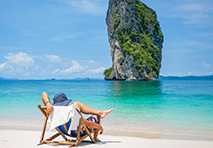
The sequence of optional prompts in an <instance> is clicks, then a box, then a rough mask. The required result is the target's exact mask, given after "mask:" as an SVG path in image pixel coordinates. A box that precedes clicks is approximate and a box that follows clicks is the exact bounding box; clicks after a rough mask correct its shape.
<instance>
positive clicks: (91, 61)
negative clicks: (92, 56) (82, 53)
mask: <svg viewBox="0 0 213 148" xmlns="http://www.w3.org/2000/svg"><path fill="white" fill-rule="evenodd" d="M88 64H97V62H95V61H93V60H89V62H88Z"/></svg>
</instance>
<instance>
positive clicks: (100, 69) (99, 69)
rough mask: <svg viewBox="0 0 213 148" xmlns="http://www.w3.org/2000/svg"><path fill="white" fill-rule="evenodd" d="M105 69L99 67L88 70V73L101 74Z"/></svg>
mask: <svg viewBox="0 0 213 148" xmlns="http://www.w3.org/2000/svg"><path fill="white" fill-rule="evenodd" d="M105 69H106V68H104V67H101V68H98V69H90V70H89V73H103V72H104V70H105Z"/></svg>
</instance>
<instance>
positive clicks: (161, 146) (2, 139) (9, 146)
mask: <svg viewBox="0 0 213 148" xmlns="http://www.w3.org/2000/svg"><path fill="white" fill-rule="evenodd" d="M52 133H53V132H48V133H47V134H46V136H48V135H51V134H52ZM0 135H1V136H0V148H42V147H49V148H53V147H60V148H65V147H68V145H57V146H52V145H48V144H43V145H40V146H38V145H37V144H38V142H39V140H40V135H41V132H40V131H29V130H3V129H2V130H0ZM99 138H100V139H101V140H102V142H98V143H95V144H93V143H86V142H84V143H83V142H82V143H80V144H79V146H78V147H85V148H90V147H91V148H92V147H98V148H109V147H110V148H129V147H134V148H137V147H138V148H139V147H143V148H171V147H172V148H190V147H191V148H212V147H213V141H201V140H197V141H195V140H170V139H148V138H138V137H127V136H112V135H105V134H103V135H100V137H99ZM58 140H60V138H58Z"/></svg>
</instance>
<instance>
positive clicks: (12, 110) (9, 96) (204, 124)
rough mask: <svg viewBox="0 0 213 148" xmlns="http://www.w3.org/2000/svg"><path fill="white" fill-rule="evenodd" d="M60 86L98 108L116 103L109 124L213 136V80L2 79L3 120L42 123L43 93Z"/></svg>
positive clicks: (7, 123) (0, 114)
mask: <svg viewBox="0 0 213 148" xmlns="http://www.w3.org/2000/svg"><path fill="white" fill-rule="evenodd" d="M43 91H45V92H47V93H48V94H49V96H50V100H51V101H52V98H53V97H54V95H55V94H56V93H58V92H64V93H65V94H66V95H67V96H68V98H69V99H72V100H73V102H74V101H80V102H82V103H84V104H87V105H89V106H91V107H93V108H96V109H109V108H112V107H113V108H114V111H113V112H112V113H111V114H110V115H109V116H107V117H106V118H105V119H104V120H103V121H102V124H103V125H104V127H105V128H106V129H109V130H114V129H116V130H120V131H122V130H123V131H131V132H141V133H156V134H162V135H163V134H167V135H168V134H173V135H180V134H181V135H191V136H196V135H201V136H202V135H205V137H208V138H209V139H211V138H212V139H213V81H207V80H159V81H157V82H124V81H104V80H90V81H85V80H55V81H50V80H1V81H0V101H1V104H0V124H1V125H2V127H4V128H7V127H8V128H11V127H13V126H20V127H21V126H23V125H24V126H25V127H41V125H42V124H43V119H44V118H43V115H42V114H41V113H40V111H39V110H38V109H37V105H38V104H42V101H41V93H42V92H43Z"/></svg>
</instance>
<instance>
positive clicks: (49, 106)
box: [41, 92, 53, 117]
mask: <svg viewBox="0 0 213 148" xmlns="http://www.w3.org/2000/svg"><path fill="white" fill-rule="evenodd" d="M41 99H42V101H43V103H44V105H45V106H46V113H47V117H49V114H50V113H51V112H52V111H53V106H52V104H51V102H50V100H49V96H48V94H47V93H46V92H43V93H42V95H41Z"/></svg>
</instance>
